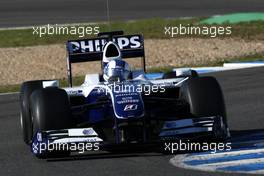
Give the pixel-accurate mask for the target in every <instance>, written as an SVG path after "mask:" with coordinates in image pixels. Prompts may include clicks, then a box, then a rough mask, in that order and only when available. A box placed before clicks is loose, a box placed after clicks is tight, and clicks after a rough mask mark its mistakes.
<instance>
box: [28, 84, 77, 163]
mask: <svg viewBox="0 0 264 176" xmlns="http://www.w3.org/2000/svg"><path fill="white" fill-rule="evenodd" d="M30 105H31V106H30V108H31V115H32V118H33V135H34V134H36V133H37V132H41V131H48V130H60V129H69V128H72V127H73V120H72V115H71V110H70V103H69V100H68V95H67V93H66V92H65V90H62V89H59V88H55V87H48V88H45V89H39V90H36V91H34V92H33V93H32V95H31V97H30ZM69 153H70V152H69V151H57V150H54V151H46V152H44V153H42V154H38V155H37V157H38V158H47V157H48V158H51V157H58V156H59V157H62V156H63V157H64V156H67V155H69Z"/></svg>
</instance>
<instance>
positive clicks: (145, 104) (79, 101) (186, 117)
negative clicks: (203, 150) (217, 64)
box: [20, 31, 229, 158]
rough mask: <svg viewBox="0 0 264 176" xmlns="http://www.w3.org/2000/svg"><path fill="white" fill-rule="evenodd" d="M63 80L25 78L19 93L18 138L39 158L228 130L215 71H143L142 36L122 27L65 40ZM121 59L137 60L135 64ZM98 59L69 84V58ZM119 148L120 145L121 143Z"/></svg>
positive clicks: (221, 134) (214, 136) (221, 135)
mask: <svg viewBox="0 0 264 176" xmlns="http://www.w3.org/2000/svg"><path fill="white" fill-rule="evenodd" d="M67 50H68V57H67V64H68V80H69V81H68V82H69V87H67V88H59V81H58V80H35V81H28V82H24V83H23V84H22V86H21V92H20V107H21V119H20V120H21V127H22V130H23V139H24V142H25V143H26V144H29V145H30V146H31V150H32V152H33V153H34V154H35V155H36V156H37V157H44V158H45V157H49V156H52V155H55V154H58V153H63V154H65V153H67V154H69V153H70V152H76V151H77V152H78V151H79V150H80V149H79V148H78V147H80V146H81V145H80V144H83V145H82V146H84V145H85V146H86V148H85V149H86V150H106V151H113V149H115V148H118V147H124V148H126V149H132V150H133V149H134V146H149V145H150V144H161V143H162V142H164V141H176V142H177V141H178V140H184V139H187V140H198V141H199V140H204V139H206V140H217V141H219V140H225V139H226V138H228V137H229V130H228V126H227V120H226V110H225V104H224V98H223V95H222V91H221V88H220V86H219V84H218V82H217V81H216V79H215V78H213V77H201V76H198V74H197V72H195V71H194V70H191V69H176V70H174V71H172V72H169V73H164V74H163V75H162V76H161V77H159V78H155V79H153V78H152V79H151V78H148V77H147V76H146V73H145V70H146V69H145V52H144V42H143V36H142V35H123V32H122V31H116V32H106V33H100V34H98V37H97V38H93V39H81V40H71V41H68V42H67ZM126 58H135V59H137V60H138V59H141V65H142V66H141V68H140V69H137V70H135V69H134V70H133V69H131V68H130V65H129V64H128V63H127V62H126V61H125V59H126ZM89 61H101V67H102V71H101V73H97V74H87V75H86V76H85V80H84V83H83V84H82V85H80V86H78V87H74V86H72V69H71V65H72V64H73V63H78V62H89ZM119 149H120V148H119Z"/></svg>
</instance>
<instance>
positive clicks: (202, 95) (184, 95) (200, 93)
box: [180, 76, 229, 139]
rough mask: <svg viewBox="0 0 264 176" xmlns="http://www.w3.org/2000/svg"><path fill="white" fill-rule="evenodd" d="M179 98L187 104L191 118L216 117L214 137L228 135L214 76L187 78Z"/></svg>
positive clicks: (221, 137) (222, 102) (223, 137)
mask: <svg viewBox="0 0 264 176" xmlns="http://www.w3.org/2000/svg"><path fill="white" fill-rule="evenodd" d="M180 98H181V99H183V100H184V101H186V102H187V103H188V104H189V108H190V109H189V110H190V111H189V112H190V115H191V116H192V117H193V118H200V117H210V116H217V117H218V118H217V120H216V122H215V124H214V127H213V131H214V132H215V138H216V139H226V138H227V137H229V130H228V125H227V118H226V108H225V103H224V97H223V93H222V90H221V87H220V85H219V83H218V82H217V80H216V79H215V78H214V77H209V76H208V77H196V78H193V79H189V80H187V81H186V82H185V83H184V84H183V85H182V87H181V89H180Z"/></svg>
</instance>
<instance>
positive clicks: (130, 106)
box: [124, 104, 138, 111]
mask: <svg viewBox="0 0 264 176" xmlns="http://www.w3.org/2000/svg"><path fill="white" fill-rule="evenodd" d="M137 108H138V105H137V104H128V105H126V106H125V108H124V111H134V110H137Z"/></svg>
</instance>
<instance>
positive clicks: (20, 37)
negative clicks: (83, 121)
mask: <svg viewBox="0 0 264 176" xmlns="http://www.w3.org/2000/svg"><path fill="white" fill-rule="evenodd" d="M202 19H204V18H190V19H160V18H155V19H147V20H137V21H130V22H113V23H111V30H123V31H125V33H126V34H135V33H140V34H143V35H144V37H145V38H164V39H167V38H170V37H169V35H165V34H164V32H165V30H164V27H169V26H171V27H178V26H179V25H180V24H181V25H183V26H200V27H203V26H207V27H212V26H219V25H214V24H213V25H205V24H199V22H200V21H201V20H202ZM89 26H91V27H95V26H99V29H100V31H101V32H103V31H109V26H108V25H107V24H103V23H98V24H93V25H89ZM221 26H223V27H227V26H231V27H232V34H231V35H227V36H225V35H221V36H218V37H239V38H244V39H264V21H253V22H244V23H238V24H223V25H221ZM89 37H95V36H93V35H86V36H85V37H84V38H89ZM179 37H181V38H182V37H209V36H208V35H207V36H204V35H175V36H174V38H179ZM0 38H1V40H0V47H20V46H33V45H48V44H57V43H61V44H64V43H65V42H66V41H67V40H71V39H78V38H79V36H78V35H44V36H42V37H39V36H38V35H33V29H18V30H0Z"/></svg>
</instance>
